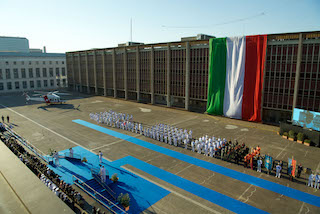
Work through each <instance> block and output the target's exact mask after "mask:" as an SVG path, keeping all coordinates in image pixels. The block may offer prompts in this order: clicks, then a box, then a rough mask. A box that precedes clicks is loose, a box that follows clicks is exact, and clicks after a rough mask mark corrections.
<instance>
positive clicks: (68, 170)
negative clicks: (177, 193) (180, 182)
mask: <svg viewBox="0 0 320 214" xmlns="http://www.w3.org/2000/svg"><path fill="white" fill-rule="evenodd" d="M73 150H74V153H75V154H80V155H81V157H86V159H87V160H88V162H87V163H81V162H79V161H68V160H66V159H60V167H53V166H51V165H49V167H50V168H51V169H52V170H53V171H54V172H55V173H57V174H58V175H60V176H61V179H63V180H64V181H66V182H67V183H69V184H73V180H72V175H75V176H77V177H78V178H80V179H81V180H83V181H85V182H86V181H89V180H91V179H92V176H91V172H90V168H92V167H94V168H99V164H100V163H99V158H98V156H97V155H96V154H94V153H92V152H90V151H88V150H86V149H84V148H82V147H79V146H77V147H74V148H73ZM64 152H68V150H65V151H61V152H60V153H64ZM102 164H103V165H104V166H105V167H106V169H107V171H108V173H109V175H110V177H111V175H112V174H114V173H117V174H118V177H119V181H118V182H117V183H116V184H113V183H112V184H110V185H109V187H110V188H111V189H112V190H113V191H114V192H115V193H116V196H118V195H119V194H120V193H129V195H130V199H131V200H130V210H129V213H140V212H142V211H144V210H145V209H147V208H148V207H150V206H152V205H153V204H155V203H156V202H158V201H159V200H161V199H162V198H163V197H165V196H167V195H168V194H169V193H170V192H169V191H167V190H165V189H163V188H161V187H159V186H157V185H155V184H153V183H151V182H149V181H147V180H145V179H143V178H141V177H139V176H137V175H135V174H132V173H131V172H129V171H127V170H125V169H122V168H120V166H119V165H118V164H115V165H114V166H113V163H112V162H109V161H107V160H105V159H103V162H102ZM98 188H99V187H97V189H96V191H97V190H98ZM101 194H102V195H104V196H106V197H108V195H107V193H106V192H103V193H101Z"/></svg>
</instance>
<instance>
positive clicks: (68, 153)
mask: <svg viewBox="0 0 320 214" xmlns="http://www.w3.org/2000/svg"><path fill="white" fill-rule="evenodd" d="M63 154H64V157H67V158H74V159H79V160H81V155H79V154H75V153H73V155H72V157H71V154H70V152H65V153H63Z"/></svg>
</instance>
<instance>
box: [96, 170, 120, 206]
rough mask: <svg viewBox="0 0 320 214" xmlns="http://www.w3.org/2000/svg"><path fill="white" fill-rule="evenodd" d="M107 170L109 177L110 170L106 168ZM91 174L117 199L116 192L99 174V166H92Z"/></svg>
mask: <svg viewBox="0 0 320 214" xmlns="http://www.w3.org/2000/svg"><path fill="white" fill-rule="evenodd" d="M106 172H107V178H109V172H108V170H106ZM91 174H92V177H93V178H94V179H95V180H96V181H97V182H98V183H99V184H100V185H101V186H103V187H104V188H105V190H106V191H107V193H109V195H110V196H111V197H112V198H113V199H114V200H116V198H115V195H116V193H115V192H114V191H113V190H112V189H111V188H110V187H109V186H108V185H106V184H104V183H103V182H102V181H101V178H100V176H99V169H97V168H91Z"/></svg>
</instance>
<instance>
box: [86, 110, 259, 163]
mask: <svg viewBox="0 0 320 214" xmlns="http://www.w3.org/2000/svg"><path fill="white" fill-rule="evenodd" d="M89 116H90V119H92V120H94V121H96V122H97V123H102V124H106V125H108V126H111V127H114V128H119V129H123V130H127V131H131V132H135V133H137V134H141V135H144V136H146V137H149V138H152V139H154V140H158V141H160V142H163V143H166V144H169V145H173V146H176V147H178V146H179V147H183V148H185V149H190V150H191V151H193V152H197V153H199V154H203V155H205V156H210V157H216V158H218V157H219V158H221V159H223V160H229V161H232V160H233V161H235V162H236V163H237V164H239V162H240V161H241V160H242V159H243V157H244V156H245V155H247V154H248V151H249V148H247V147H246V146H245V144H242V145H238V142H237V141H235V143H232V142H231V141H229V142H228V141H227V140H226V139H225V138H223V139H222V138H220V137H215V136H212V137H211V136H208V135H205V136H202V137H199V138H197V139H194V138H193V137H192V130H187V129H184V130H183V129H181V128H178V127H175V126H172V125H168V124H162V123H159V124H156V125H153V126H148V125H145V124H144V125H143V124H141V123H138V122H134V121H133V117H132V115H129V114H125V113H117V112H114V111H112V110H109V111H105V112H100V113H90V114H89ZM255 151H256V150H255ZM257 151H259V154H260V147H257ZM99 154H100V152H99Z"/></svg>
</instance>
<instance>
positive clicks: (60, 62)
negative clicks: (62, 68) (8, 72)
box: [4, 61, 64, 65]
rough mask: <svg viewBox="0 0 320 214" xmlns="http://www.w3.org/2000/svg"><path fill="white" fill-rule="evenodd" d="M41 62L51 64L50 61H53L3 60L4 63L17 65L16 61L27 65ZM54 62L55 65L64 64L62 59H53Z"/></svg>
mask: <svg viewBox="0 0 320 214" xmlns="http://www.w3.org/2000/svg"><path fill="white" fill-rule="evenodd" d="M41 62H42V64H43V65H46V64H47V65H52V63H54V62H53V61H26V62H25V61H19V62H17V61H12V62H11V61H5V63H4V64H5V65H10V64H11V65H17V64H18V63H19V64H21V65H27V64H29V65H39V64H41ZM55 62H56V65H59V64H62V65H64V61H55Z"/></svg>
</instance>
